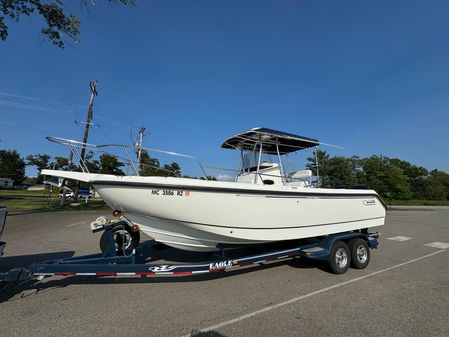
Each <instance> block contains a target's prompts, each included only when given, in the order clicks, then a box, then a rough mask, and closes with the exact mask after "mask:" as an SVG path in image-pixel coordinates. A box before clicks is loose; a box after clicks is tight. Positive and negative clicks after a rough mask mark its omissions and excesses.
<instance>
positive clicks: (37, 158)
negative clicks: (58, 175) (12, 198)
mask: <svg viewBox="0 0 449 337" xmlns="http://www.w3.org/2000/svg"><path fill="white" fill-rule="evenodd" d="M25 159H26V165H28V166H36V167H37V171H38V176H37V181H36V182H37V183H38V184H42V182H43V181H44V177H43V176H41V172H42V170H44V169H48V168H50V165H49V162H50V156H49V155H48V154H40V153H39V154H36V155H32V154H30V155H29V156H27V157H26V158H25Z"/></svg>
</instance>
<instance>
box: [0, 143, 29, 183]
mask: <svg viewBox="0 0 449 337" xmlns="http://www.w3.org/2000/svg"><path fill="white" fill-rule="evenodd" d="M0 177H1V178H11V179H12V180H14V183H16V184H17V183H20V182H22V181H23V180H24V179H25V162H24V160H23V159H22V158H20V155H19V153H18V152H17V151H16V150H8V151H6V150H0Z"/></svg>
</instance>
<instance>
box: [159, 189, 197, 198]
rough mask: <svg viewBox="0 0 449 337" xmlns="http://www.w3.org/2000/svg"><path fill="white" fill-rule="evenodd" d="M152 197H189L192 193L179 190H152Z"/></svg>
mask: <svg viewBox="0 0 449 337" xmlns="http://www.w3.org/2000/svg"><path fill="white" fill-rule="evenodd" d="M151 195H160V196H168V197H188V196H190V191H178V190H151Z"/></svg>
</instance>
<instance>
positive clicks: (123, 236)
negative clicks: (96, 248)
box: [100, 225, 140, 255]
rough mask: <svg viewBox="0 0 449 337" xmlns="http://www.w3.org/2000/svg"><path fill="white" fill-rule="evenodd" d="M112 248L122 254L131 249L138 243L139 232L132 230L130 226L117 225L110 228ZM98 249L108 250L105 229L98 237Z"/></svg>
mask: <svg viewBox="0 0 449 337" xmlns="http://www.w3.org/2000/svg"><path fill="white" fill-rule="evenodd" d="M112 237H113V239H114V246H115V247H114V248H115V251H116V253H117V255H123V254H124V252H125V251H131V250H133V249H134V248H136V247H137V246H138V245H139V242H140V232H139V231H132V229H131V226H129V225H124V226H117V227H114V228H113V229H112ZM100 249H101V251H102V252H103V253H104V252H105V251H107V250H108V236H107V233H106V231H104V232H103V234H102V235H101V238H100Z"/></svg>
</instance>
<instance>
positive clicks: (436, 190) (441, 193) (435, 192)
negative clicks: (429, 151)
mask: <svg viewBox="0 0 449 337" xmlns="http://www.w3.org/2000/svg"><path fill="white" fill-rule="evenodd" d="M424 197H425V199H430V200H444V199H447V200H449V174H447V173H445V172H442V171H438V170H433V171H431V172H430V175H429V176H428V177H427V178H426V179H425V189H424Z"/></svg>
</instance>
